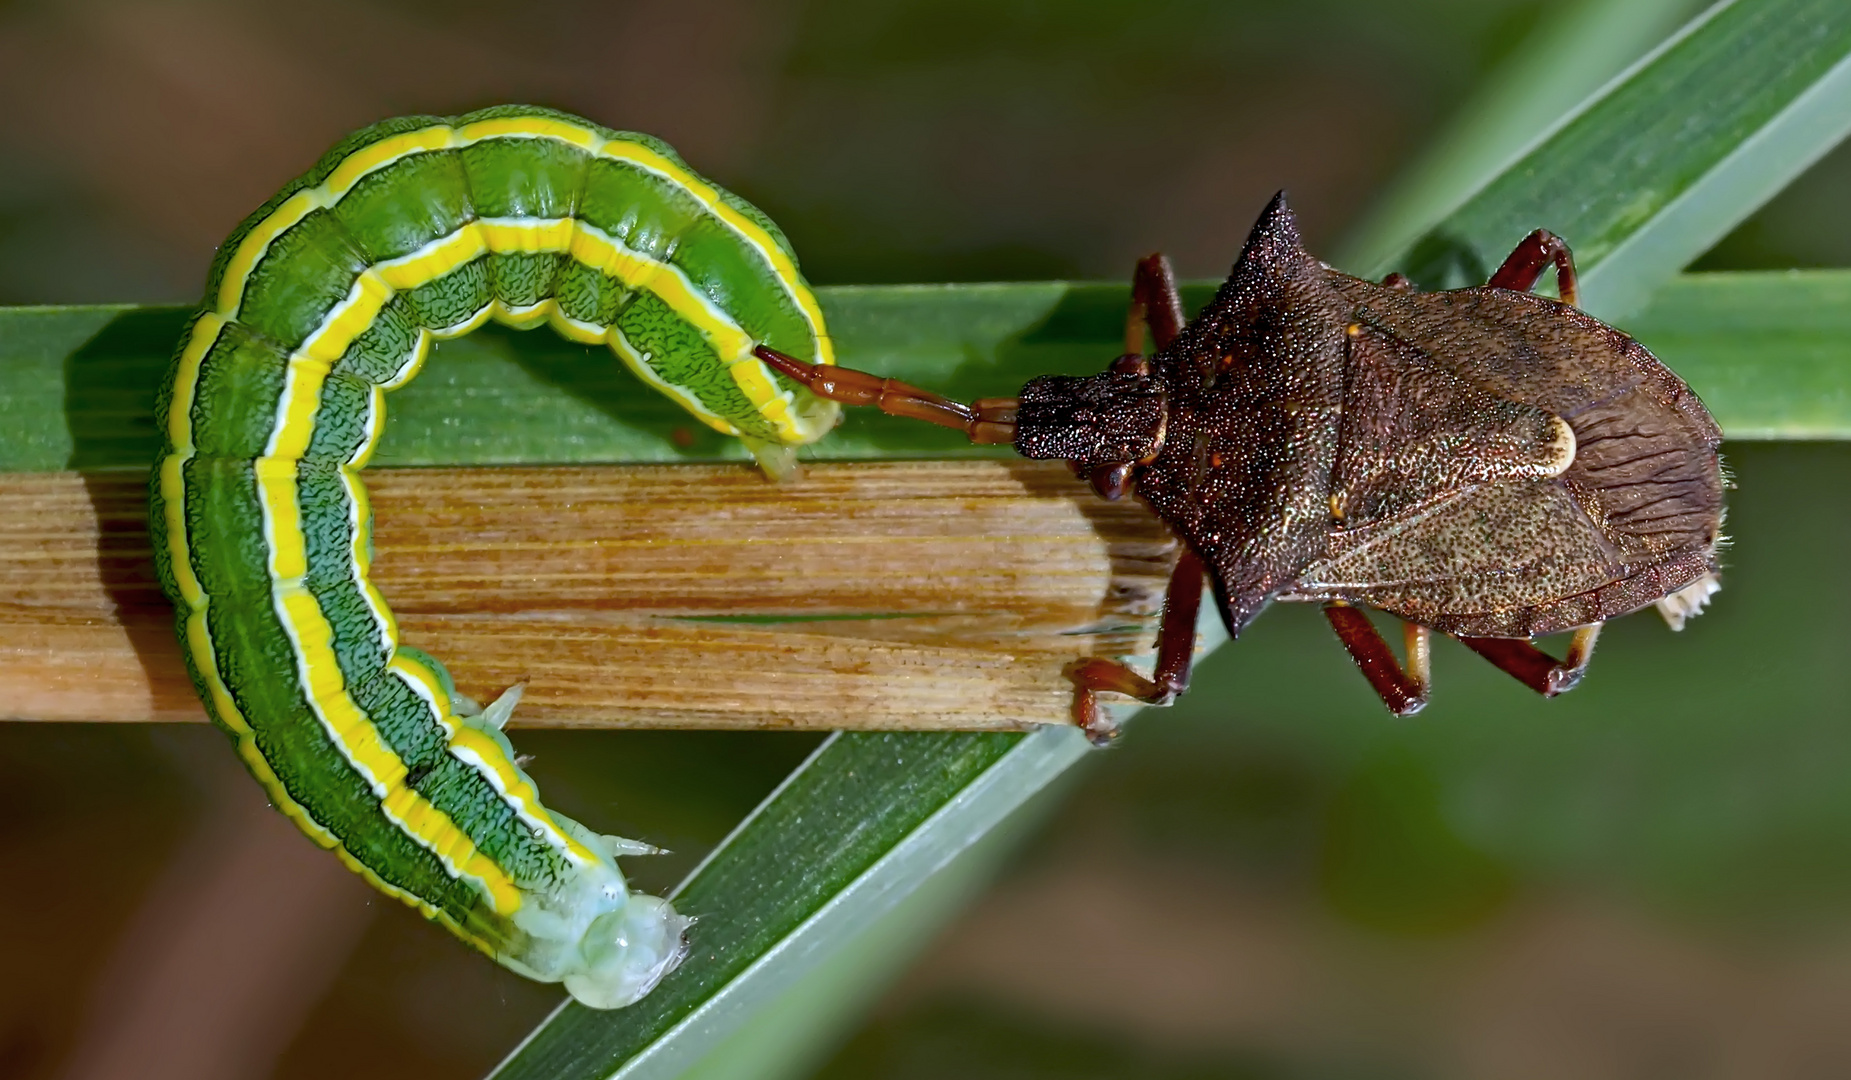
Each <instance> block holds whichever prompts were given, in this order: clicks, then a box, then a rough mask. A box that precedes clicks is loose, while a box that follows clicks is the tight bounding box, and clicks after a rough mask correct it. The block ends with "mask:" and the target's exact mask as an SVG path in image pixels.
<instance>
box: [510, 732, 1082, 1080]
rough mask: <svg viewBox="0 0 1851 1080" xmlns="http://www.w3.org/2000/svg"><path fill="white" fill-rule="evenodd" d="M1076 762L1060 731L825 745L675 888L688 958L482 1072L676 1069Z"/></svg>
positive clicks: (872, 738)
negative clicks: (612, 1005) (638, 991)
mask: <svg viewBox="0 0 1851 1080" xmlns="http://www.w3.org/2000/svg"><path fill="white" fill-rule="evenodd" d="M1085 752H1086V744H1085V741H1084V740H1083V739H1081V738H1080V736H1079V733H1078V732H1077V731H1074V730H1071V729H1064V728H1063V729H1047V730H1043V731H1039V732H1035V733H1033V734H1030V735H1015V734H986V735H979V734H969V735H925V734H856V735H847V734H844V735H837V736H834V737H833V738H831V739H830V740H829V741H828V742H827V743H825V744H824V745H823V746H822V747H821V748H820V749H819V750H818V751H817V753H816V754H815V756H813V757H812V758H811V759H810V760H809V761H808V762H806V763H805V764H804V766H803V767H802V768H800V769H798V770H797V772H795V773H793V774H792V776H791V778H790V779H789V780H788V781H787V782H786V783H785V784H784V785H783V786H782V787H780V788H779V789H778V791H776V792H775V793H773V794H772V795H771V797H770V798H768V799H767V800H766V801H765V803H764V804H763V805H762V806H760V808H759V809H758V810H757V811H756V812H754V814H753V816H752V817H751V818H749V819H747V821H746V822H744V823H743V824H742V825H741V826H740V829H739V830H738V832H736V833H735V834H734V836H733V837H732V838H731V839H730V840H729V841H728V842H727V843H725V844H722V845H721V847H720V848H719V849H718V850H717V851H716V852H715V853H714V855H713V856H712V857H711V858H710V859H709V860H708V861H707V862H706V863H705V864H703V865H702V866H701V867H700V868H699V869H698V870H696V871H695V873H694V875H693V876H692V877H691V878H690V879H689V882H688V884H687V885H686V886H685V887H684V888H683V889H682V890H681V891H679V892H678V893H677V894H676V906H677V908H679V909H680V910H682V911H684V912H686V913H688V914H691V915H694V916H696V917H698V918H699V919H700V920H701V922H700V923H698V924H697V929H696V931H695V933H694V938H693V940H694V942H695V953H694V955H693V956H692V957H690V959H689V960H688V962H687V963H685V964H683V965H682V967H681V968H680V969H678V970H677V971H675V972H674V973H672V974H671V975H670V976H669V977H668V978H667V979H666V980H664V981H663V983H662V985H661V986H659V987H657V988H656V990H655V991H654V992H653V993H651V994H650V995H649V996H648V997H646V998H644V999H643V1000H642V1001H641V1002H639V1003H637V1004H636V1005H633V1006H631V1007H629V1008H627V1009H623V1010H620V1011H618V1012H609V1013H600V1012H594V1011H592V1010H590V1009H586V1008H583V1007H582V1006H579V1005H577V1004H573V1003H569V1004H566V1005H564V1006H562V1007H561V1008H560V1010H559V1011H558V1012H556V1013H554V1014H553V1016H552V1017H550V1018H549V1019H548V1020H547V1022H546V1023H545V1024H543V1025H542V1026H541V1027H540V1028H538V1029H537V1030H536V1031H535V1032H534V1033H533V1034H532V1035H531V1036H530V1037H529V1038H528V1040H527V1041H526V1042H525V1043H523V1044H522V1045H521V1046H520V1047H519V1048H517V1049H516V1050H515V1052H514V1053H513V1054H512V1055H510V1056H509V1058H508V1059H507V1061H505V1062H503V1064H502V1065H501V1067H500V1068H499V1069H497V1070H496V1071H495V1073H494V1074H493V1075H494V1076H496V1077H499V1078H503V1080H525V1078H534V1080H539V1078H547V1080H554V1078H559V1077H594V1076H595V1077H603V1076H621V1077H625V1078H641V1077H672V1076H677V1075H680V1074H681V1072H682V1071H683V1070H685V1069H686V1068H688V1067H689V1066H691V1065H693V1064H694V1063H695V1062H696V1061H698V1060H700V1058H701V1057H702V1056H704V1055H705V1054H706V1053H707V1051H708V1050H709V1049H711V1048H712V1047H713V1046H714V1045H715V1044H716V1043H717V1042H718V1041H720V1040H721V1039H722V1038H724V1036H725V1035H727V1034H728V1033H730V1032H731V1031H733V1030H735V1029H736V1028H737V1027H738V1026H739V1025H741V1024H743V1023H744V1022H745V1021H746V1020H747V1019H749V1018H750V1017H751V1015H752V1014H753V1012H754V1011H756V1010H757V1009H758V1008H760V1007H761V1006H763V1005H765V1004H766V1003H768V1002H770V1001H771V1000H773V999H774V998H776V997H778V996H779V995H780V994H782V993H783V992H785V991H786V990H788V989H790V988H791V987H792V986H794V985H795V984H796V983H797V982H798V981H799V980H800V979H802V978H803V977H804V976H805V975H806V974H808V973H809V972H810V971H811V970H812V969H813V968H814V966H815V965H816V964H817V963H819V962H820V961H821V960H822V959H824V958H825V957H826V956H828V955H829V953H830V951H831V950H832V949H833V947H834V946H836V945H839V944H841V943H842V942H845V941H847V940H849V939H851V938H853V937H854V936H855V935H856V934H857V933H858V932H860V931H862V930H865V929H867V928H868V927H870V926H871V925H872V924H873V923H874V922H875V921H876V920H878V919H879V918H880V917H881V916H883V915H885V914H886V913H887V912H888V911H889V910H891V909H892V908H893V907H894V906H895V905H896V904H898V903H899V902H900V901H901V900H902V899H903V898H905V897H906V896H907V895H908V894H909V893H911V891H912V890H913V889H915V888H916V887H918V885H919V884H920V883H922V882H923V881H924V880H925V879H926V878H927V877H929V876H930V875H931V874H932V873H933V872H934V871H936V870H937V869H939V868H940V867H942V866H944V865H945V864H947V863H948V862H950V861H951V860H952V859H953V858H954V857H956V856H957V855H958V854H959V853H960V852H962V851H963V850H964V849H965V848H967V847H969V846H970V845H971V844H973V843H974V842H976V841H977V840H978V839H979V838H981V837H983V836H984V835H985V834H986V833H988V832H989V831H990V830H991V829H992V828H994V827H995V826H996V825H997V824H998V823H999V822H1001V821H1002V820H1003V819H1004V818H1005V817H1006V816H1008V815H1009V814H1010V813H1011V812H1013V811H1014V810H1015V809H1016V808H1017V807H1018V806H1020V805H1021V804H1022V803H1023V802H1024V801H1026V800H1027V799H1028V798H1029V797H1030V796H1031V795H1033V794H1034V793H1035V792H1036V791H1039V790H1040V789H1041V788H1042V786H1043V785H1045V784H1046V783H1047V782H1048V781H1049V780H1051V779H1053V778H1054V777H1055V776H1056V775H1058V774H1059V773H1060V772H1062V771H1063V770H1065V769H1066V768H1067V767H1068V766H1069V765H1071V764H1072V763H1073V762H1075V761H1077V760H1079V758H1080V757H1081V755H1083V754H1084V753H1085Z"/></svg>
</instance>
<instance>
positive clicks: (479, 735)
mask: <svg viewBox="0 0 1851 1080" xmlns="http://www.w3.org/2000/svg"><path fill="white" fill-rule="evenodd" d="M491 318H492V319H495V320H497V321H500V322H503V323H507V324H510V325H513V326H516V327H530V326H537V325H538V324H540V323H542V322H546V323H550V324H551V325H552V326H553V327H554V328H555V329H557V330H558V331H559V332H560V333H561V334H564V335H565V336H566V337H568V338H571V339H572V340H575V341H583V342H605V343H607V344H608V345H609V346H610V348H611V349H612V351H614V352H615V353H616V354H617V355H618V356H619V357H620V358H622V360H623V361H624V363H625V364H627V365H628V366H629V367H630V368H631V370H633V371H635V372H636V373H637V374H638V375H639V376H641V377H642V379H643V381H644V382H646V383H648V384H649V385H651V386H653V387H655V388H656V389H658V390H660V391H662V392H664V393H666V394H668V395H669V396H670V397H672V398H674V399H675V400H676V401H678V402H680V403H681V404H682V405H683V406H685V407H686V408H687V409H688V411H689V412H691V413H693V414H694V415H695V416H696V417H698V418H700V419H701V420H702V421H704V422H705V423H707V424H709V425H711V426H712V427H714V428H716V429H718V430H720V431H722V432H726V433H728V434H732V435H737V436H739V437H740V438H741V439H743V440H745V442H746V444H747V446H748V447H749V448H750V449H751V450H752V451H753V452H754V454H755V455H756V456H757V457H758V459H759V461H760V463H761V464H762V465H763V466H764V467H765V468H766V470H767V471H768V472H771V473H773V474H774V475H779V474H784V473H787V472H788V471H789V470H790V469H791V467H792V463H793V456H792V455H793V451H792V447H794V446H797V445H801V444H804V443H808V442H811V441H813V440H815V439H817V438H820V437H821V436H822V435H823V434H824V433H826V432H827V431H828V430H829V429H830V428H831V427H833V426H834V424H835V420H836V413H837V406H836V405H835V404H834V403H833V402H827V401H821V400H818V399H816V398H815V397H813V396H812V395H811V394H810V393H809V392H808V391H807V390H805V389H802V388H799V387H796V386H795V385H794V384H792V383H789V382H787V381H785V379H784V377H783V376H782V375H775V374H773V373H772V372H770V371H768V370H767V369H766V368H765V366H764V365H763V364H762V363H760V362H759V361H758V360H757V359H756V358H755V357H754V356H753V355H752V349H753V347H754V346H756V345H758V344H769V345H771V346H773V347H775V348H777V349H779V350H781V351H785V352H789V353H792V354H794V355H797V356H800V357H804V358H806V359H810V360H813V361H814V362H817V363H825V364H827V363H833V357H832V355H831V350H830V344H829V337H828V334H827V333H826V331H825V330H824V326H823V318H822V313H821V311H820V309H819V308H818V307H817V303H816V299H815V297H814V296H813V295H812V294H811V292H810V290H809V288H808V287H807V286H806V285H805V284H804V281H803V279H802V277H801V275H800V274H799V272H798V269H797V261H796V257H795V256H794V255H793V254H792V253H791V249H790V245H789V243H788V241H786V240H785V238H784V236H783V234H782V233H781V232H779V230H778V228H777V226H776V225H774V224H772V223H771V221H770V220H769V219H768V218H766V217H765V216H764V215H763V214H762V213H760V212H759V211H758V210H757V209H755V208H754V207H752V206H751V205H749V204H747V203H746V202H745V201H744V200H742V199H740V198H738V197H737V196H735V195H732V194H730V193H728V192H726V191H723V190H721V189H720V188H719V187H717V186H715V185H713V184H711V183H709V182H707V181H706V180H703V179H702V178H701V177H699V176H697V175H696V174H695V173H693V172H692V171H691V170H689V169H688V167H687V166H686V165H685V164H684V163H683V162H682V161H681V159H680V158H679V157H677V156H676V155H675V153H674V151H673V150H671V149H669V148H668V147H667V146H666V145H664V144H663V143H661V142H659V141H657V140H655V139H652V138H649V137H648V136H645V135H636V134H631V133H627V132H618V131H611V130H608V129H605V128H601V127H598V126H596V125H594V124H591V123H588V122H586V121H584V120H581V119H579V118H577V117H574V116H570V115H567V114H564V113H559V112H553V111H549V110H544V109H535V108H525V107H518V106H509V107H504V108H496V109H488V110H485V111H482V112H476V113H471V114H469V115H467V116H462V117H458V118H455V119H453V120H446V119H441V118H436V117H405V118H401V119H395V120H388V121H385V122H383V123H380V124H376V125H374V126H372V127H370V128H367V129H365V130H364V131H361V132H358V133H357V134H355V135H353V136H351V137H349V138H348V139H346V140H345V141H343V142H342V143H340V144H339V145H338V146H336V147H335V148H334V149H333V150H332V151H330V152H329V153H328V154H327V156H326V157H324V158H322V160H321V161H320V162H319V163H318V164H317V165H316V166H315V168H313V169H312V170H310V171H309V173H308V174H307V175H306V176H303V177H302V178H300V179H298V180H296V181H295V182H294V183H291V184H290V185H289V186H288V187H286V188H284V189H283V191H282V192H281V193H280V194H278V195H277V196H276V197H275V198H273V199H271V200H270V201H269V202H268V203H266V204H264V206H263V207H262V208H261V209H259V210H258V211H257V212H256V213H254V214H252V215H251V216H250V217H249V218H247V219H246V220H245V221H244V223H243V224H242V225H240V226H239V227H238V228H237V230H236V231H235V232H233V233H232V235H231V237H230V239H228V240H227V241H226V242H225V244H224V246H223V247H222V248H221V249H220V251H219V255H218V258H217V260H216V261H215V262H214V264H213V267H212V272H211V275H210V277H209V279H208V282H207V288H206V299H205V302H204V304H203V306H202V308H201V309H200V311H199V313H198V314H197V315H196V316H195V317H194V319H193V321H192V323H191V325H190V327H189V329H188V330H187V332H186V334H185V335H184V336H183V337H182V339H181V342H180V345H179V348H178V351H177V353H176V355H175V357H174V361H173V365H172V371H171V374H170V377H169V378H168V379H167V381H166V383H165V385H164V387H163V391H162V394H161V397H160V400H159V403H158V405H157V413H156V416H157V422H158V423H159V425H160V427H161V429H162V432H163V434H164V436H165V445H164V447H163V449H162V451H161V456H160V459H159V461H158V463H157V465H156V468H155V472H154V476H153V479H152V488H153V493H152V495H153V497H152V513H151V526H152V531H153V540H154V552H155V564H156V569H157V571H158V573H159V575H160V579H161V584H162V587H163V588H164V589H165V591H166V593H167V595H168V597H169V598H170V599H171V600H172V601H173V602H174V605H175V607H176V609H177V613H178V629H179V634H180V639H181V645H182V648H183V651H184V652H185V654H186V657H187V661H188V664H189V667H190V669H191V672H192V676H193V681H194V683H195V684H196V685H197V687H198V689H199V694H200V698H201V699H202V700H203V701H204V702H205V705H206V710H207V712H208V713H210V714H211V716H212V717H213V719H214V720H215V721H216V722H217V723H218V724H219V725H220V726H221V727H222V728H224V729H225V730H226V731H227V732H228V733H229V734H230V735H231V736H232V738H233V739H234V741H235V742H236V744H237V748H238V752H239V753H240V754H241V755H242V756H243V758H244V761H245V764H246V765H247V766H249V768H250V770H251V772H252V773H254V774H255V775H256V777H257V779H258V780H259V781H260V782H262V784H263V785H264V787H265V788H266V789H267V790H268V791H269V793H270V798H271V799H272V800H273V801H274V802H275V803H276V805H277V806H278V807H279V808H280V809H282V811H283V812H284V813H286V814H288V815H289V816H290V817H291V818H292V819H293V820H294V821H295V822H296V824H297V825H298V826H300V827H301V829H302V830H303V832H305V833H307V834H308V835H309V836H311V837H312V838H314V839H315V840H316V841H318V842H319V843H321V844H323V845H324V846H326V847H329V848H332V849H334V851H335V852H336V854H338V855H339V856H340V857H341V858H342V859H343V860H344V861H345V862H346V863H347V864H348V865H349V866H350V867H352V868H353V869H354V870H356V871H358V872H359V873H360V874H362V875H364V876H365V877H366V879H367V880H368V881H371V882H372V883H373V884H374V885H375V886H377V887H378V888H380V889H381V890H383V891H385V892H386V893H389V894H390V895H393V896H396V897H398V898H400V899H401V900H404V901H405V902H406V903H408V904H411V905H413V906H415V907H417V908H418V909H419V910H421V911H422V912H424V914H425V915H426V916H427V917H429V918H431V919H434V920H436V921H438V922H440V923H442V924H444V925H445V926H448V927H449V928H450V929H451V930H453V931H455V932H456V933H457V935H459V936H460V937H462V938H463V939H464V940H465V941H468V942H469V943H470V944H472V945H474V946H475V947H477V948H478V949H480V950H481V951H483V952H485V953H487V954H488V955H490V956H492V957H494V958H495V959H496V960H498V961H500V962H501V963H503V964H505V965H507V966H508V967H510V968H512V969H514V970H515V971H518V972H520V973H522V974H524V975H528V976H530V977H532V978H535V979H540V980H545V981H561V982H564V983H565V986H566V989H567V990H569V991H570V992H571V993H572V995H573V996H574V997H576V998H578V999H579V1000H580V1001H582V1002H584V1003H585V1004H587V1005H590V1006H592V1007H594V1008H615V1007H618V1006H621V1005H626V1004H629V1003H630V1002H632V1001H634V1000H636V999H637V998H639V997H641V996H642V995H643V994H645V993H647V992H648V991H649V989H650V988H651V987H652V986H654V985H655V983H656V982H657V981H658V980H659V979H660V978H661V977H662V976H663V975H664V974H666V973H667V972H668V971H669V970H670V969H672V968H673V967H674V966H675V965H676V964H677V963H678V962H679V961H680V959H681V956H682V954H683V952H684V948H685V947H684V943H683V932H684V930H685V928H686V926H687V924H688V920H686V919H684V918H682V917H681V916H679V915H677V914H675V912H674V910H673V909H672V908H671V907H670V906H669V905H668V904H667V903H666V902H665V901H663V900H660V899H657V898H655V897H650V896H642V895H636V894H632V893H630V891H629V890H628V888H627V886H626V884H625V881H624V878H623V875H622V873H621V872H620V871H619V870H618V869H617V865H616V862H615V857H616V856H619V855H632V854H638V853H642V852H646V851H649V850H652V849H650V848H649V847H648V846H647V845H643V844H638V843H635V842H633V841H627V840H622V839H619V838H616V837H606V836H599V835H597V834H595V833H593V832H591V831H590V830H588V829H586V828H585V827H584V826H582V825H580V824H578V823H577V822H575V821H572V820H570V819H568V818H565V817H562V816H560V815H558V814H555V813H553V812H551V811H549V810H547V809H546V808H545V807H544V806H542V805H541V804H540V801H539V797H538V794H537V792H536V791H535V790H534V785H533V782H532V780H531V779H529V777H528V776H527V775H526V773H524V772H523V771H522V770H521V769H520V768H519V766H517V765H516V764H515V761H514V754H513V751H512V750H511V749H510V747H509V745H508V741H507V739H506V738H505V737H504V736H503V735H502V733H501V726H502V725H503V724H504V723H505V722H506V720H507V716H508V713H509V712H510V711H511V710H512V708H513V706H514V702H515V701H516V700H517V699H518V697H519V693H518V690H519V688H518V687H517V688H515V690H514V691H510V692H509V693H508V694H507V695H504V696H503V698H502V699H501V700H499V701H497V702H496V703H494V704H493V705H490V706H489V707H488V709H487V710H479V709H477V708H475V707H474V706H473V703H470V702H468V701H467V699H465V698H462V697H461V696H460V695H458V694H457V693H456V691H455V689H454V687H453V686H452V685H451V682H450V677H449V675H448V673H447V672H445V671H444V668H443V666H442V665H441V664H439V663H437V662H436V661H435V660H433V659H431V658H430V657H428V656H425V655H424V654H422V653H420V652H418V651H417V650H416V649H412V648H410V647H408V646H405V645H402V644H400V642H399V635H398V630H397V627H396V625H395V624H394V622H393V618H392V613H391V611H390V610H388V609H387V607H386V605H385V602H384V601H383V600H382V599H381V597H380V595H379V592H378V590H377V589H376V588H374V586H373V584H372V582H371V581H369V580H368V567H369V564H370V562H371V559H372V514H371V510H370V508H369V505H368V502H367V495H366V488H365V487H364V485H362V484H361V482H360V476H359V471H360V469H361V468H362V467H363V466H364V465H365V463H366V460H367V458H368V456H369V455H370V454H371V452H372V450H373V447H374V445H375V443H376V442H377V440H378V437H379V433H380V430H381V428H382V426H383V425H384V422H385V394H386V392H387V391H390V390H393V389H395V388H397V387H399V386H402V385H404V384H405V383H406V382H407V381H409V380H410V379H411V378H412V376H413V375H415V374H416V373H417V371H418V368H419V366H420V365H421V364H422V363H423V361H424V358H425V355H426V353H427V352H428V351H429V348H430V343H431V341H432V340H433V339H437V338H448V337H455V336H458V335H461V334H466V333H468V332H469V331H470V330H472V329H474V328H475V327H477V326H479V325H481V324H482V323H483V322H484V321H486V320H488V319H491Z"/></svg>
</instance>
